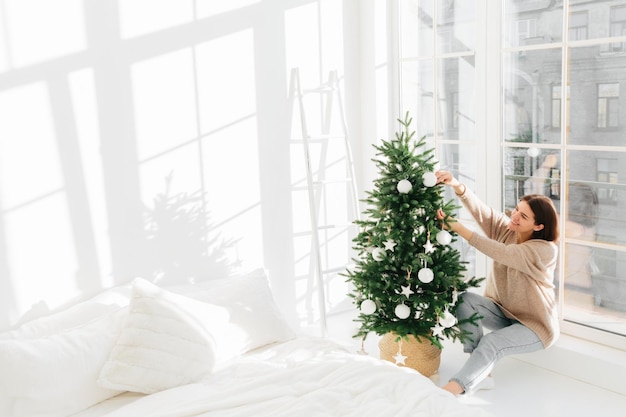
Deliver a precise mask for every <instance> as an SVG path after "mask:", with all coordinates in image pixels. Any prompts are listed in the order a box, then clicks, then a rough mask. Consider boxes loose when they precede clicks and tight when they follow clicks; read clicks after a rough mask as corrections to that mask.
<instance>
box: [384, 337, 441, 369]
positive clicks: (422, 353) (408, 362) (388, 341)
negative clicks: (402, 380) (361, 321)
mask: <svg viewBox="0 0 626 417" xmlns="http://www.w3.org/2000/svg"><path fill="white" fill-rule="evenodd" d="M397 338H398V335H397V334H395V333H387V334H385V335H383V337H382V338H381V339H380V341H379V342H378V348H379V349H380V358H381V359H384V360H386V361H389V362H392V363H395V364H396V365H398V366H407V367H409V368H413V369H415V370H417V371H418V372H419V373H420V374H422V375H424V376H426V377H430V376H432V375H434V374H436V373H437V371H438V370H439V364H440V363H441V349H439V348H438V347H437V346H435V345H433V344H432V343H431V341H430V340H429V339H428V338H426V337H421V338H420V339H419V340H418V339H417V338H416V337H415V336H413V335H408V336H407V338H408V339H407V338H400V340H399V341H397V342H396V339H397Z"/></svg>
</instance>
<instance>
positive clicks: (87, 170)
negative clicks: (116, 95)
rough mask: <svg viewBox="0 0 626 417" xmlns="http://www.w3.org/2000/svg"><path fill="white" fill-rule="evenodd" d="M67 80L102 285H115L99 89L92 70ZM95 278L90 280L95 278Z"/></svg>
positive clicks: (84, 71) (77, 73) (74, 73)
mask: <svg viewBox="0 0 626 417" xmlns="http://www.w3.org/2000/svg"><path fill="white" fill-rule="evenodd" d="M68 81H69V85H70V91H71V96H72V104H73V107H72V110H73V111H74V114H75V115H76V118H75V120H76V133H77V136H78V138H79V139H78V140H79V152H80V161H81V163H82V168H83V173H84V176H85V183H86V184H89V186H88V187H87V188H86V189H85V193H86V194H87V201H88V204H89V212H90V214H91V215H90V218H91V230H92V232H93V235H94V244H95V246H96V256H97V261H98V267H99V272H100V274H99V276H100V280H101V284H102V285H103V286H109V285H113V276H112V272H113V265H112V259H111V250H110V248H109V239H108V233H109V218H108V212H107V204H106V194H105V191H104V175H103V167H102V158H101V156H100V134H99V123H98V109H97V104H96V87H95V85H94V74H93V70H92V69H91V68H86V69H82V70H79V71H74V72H72V73H70V74H69V76H68ZM95 278H96V277H92V278H91V279H95Z"/></svg>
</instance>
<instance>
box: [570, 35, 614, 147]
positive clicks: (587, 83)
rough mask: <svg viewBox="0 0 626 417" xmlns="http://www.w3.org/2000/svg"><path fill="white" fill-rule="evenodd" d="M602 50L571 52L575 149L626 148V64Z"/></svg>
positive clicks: (576, 49) (573, 140)
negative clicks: (625, 95)
mask: <svg viewBox="0 0 626 417" xmlns="http://www.w3.org/2000/svg"><path fill="white" fill-rule="evenodd" d="M600 49H601V48H600V46H594V47H585V48H571V50H570V68H571V69H570V71H569V79H570V91H571V97H570V100H571V103H570V115H571V117H570V123H571V129H570V132H569V138H568V140H569V143H570V144H575V145H614V146H623V145H624V135H623V133H622V132H621V131H620V129H619V127H620V126H621V125H623V124H624V117H623V115H622V117H620V113H623V110H624V105H623V104H622V103H621V102H622V101H623V99H622V98H621V95H620V93H621V92H622V91H621V89H620V84H621V83H622V82H623V80H624V79H625V75H624V74H625V72H624V68H625V65H626V61H624V60H625V58H624V57H621V56H618V55H610V56H609V55H603V54H602V52H601V50H600Z"/></svg>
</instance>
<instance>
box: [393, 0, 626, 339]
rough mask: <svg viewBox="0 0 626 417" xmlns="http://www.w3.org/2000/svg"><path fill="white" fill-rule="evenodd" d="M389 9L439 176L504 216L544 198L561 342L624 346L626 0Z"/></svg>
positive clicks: (433, 0)
mask: <svg viewBox="0 0 626 417" xmlns="http://www.w3.org/2000/svg"><path fill="white" fill-rule="evenodd" d="M488 3H489V4H488ZM400 5H401V6H400V26H401V31H400V39H401V42H400V44H401V46H400V49H399V51H400V69H401V78H402V83H401V85H402V89H401V93H400V94H401V98H402V99H401V106H402V107H403V110H410V111H412V112H414V113H415V114H417V115H419V117H418V121H419V124H421V125H423V126H428V128H427V129H425V130H424V131H423V133H425V134H427V136H428V137H429V138H430V139H432V141H433V146H435V148H436V149H437V151H438V156H439V158H440V161H441V163H442V166H443V167H445V168H447V169H449V170H452V171H453V172H454V174H455V175H457V176H459V177H460V178H461V180H462V181H465V182H467V183H468V186H469V187H472V188H473V189H475V190H476V189H478V191H479V193H482V194H481V195H482V196H483V197H486V198H487V200H489V196H490V193H491V195H493V192H494V191H493V190H494V189H495V190H498V189H499V190H500V193H499V196H498V197H497V201H499V202H500V204H501V207H500V208H501V209H503V210H505V211H506V210H509V209H512V208H513V207H515V205H516V203H517V201H518V199H519V198H520V197H521V196H522V195H524V194H527V193H531V192H533V193H541V194H545V195H546V196H548V197H550V198H551V199H552V200H553V202H554V204H555V206H556V207H557V209H558V211H559V214H560V221H561V229H562V233H561V239H560V241H559V245H560V256H559V257H560V260H559V267H558V271H557V273H556V276H555V285H556V286H557V290H558V294H559V307H560V314H561V318H562V323H563V326H562V329H563V331H564V333H572V334H575V335H578V336H583V337H592V338H593V339H594V340H603V341H605V342H606V343H610V344H614V345H621V346H624V345H626V337H625V336H626V219H625V218H624V216H623V213H625V212H626V183H625V182H624V178H626V172H624V171H626V139H625V138H626V136H624V132H622V129H623V127H622V124H623V121H624V120H626V119H625V116H626V114H624V113H625V112H626V106H625V105H624V103H622V101H623V100H624V98H623V96H624V95H623V94H621V95H620V90H622V91H623V89H624V86H623V85H622V84H624V83H626V56H625V55H623V52H622V51H623V47H622V46H623V45H626V29H625V28H626V1H595V2H579V1H573V0H570V1H562V2H556V3H554V2H520V1H516V0H505V1H503V2H494V3H492V2H488V0H474V1H470V0H468V1H463V2H449V1H443V0H401V1H400ZM494 9H499V10H497V11H495V12H494ZM444 33H445V36H443V34H444ZM469 33H473V34H476V35H474V37H472V36H470V35H468V34H469ZM450 34H452V37H450ZM480 36H482V37H484V39H482V38H481V40H483V42H481V41H480V40H477V39H476V37H480ZM444 45H445V47H444ZM481 86H482V87H483V88H482V89H481ZM481 90H484V92H483V91H481ZM451 113H454V114H451ZM457 126H458V127H457ZM485 133H493V134H485ZM494 149H499V150H500V151H501V153H498V154H494V153H493V152H494ZM487 150H489V155H487ZM496 156H497V157H496ZM496 161H497V162H499V164H498V166H499V169H500V171H499V175H498V174H497V173H496V175H495V176H494V175H490V173H493V171H490V169H491V168H490V167H491V166H492V165H493V163H492V162H496ZM479 179H481V180H479ZM488 202H493V199H492V200H489V201H488ZM496 204H498V203H497V202H496ZM461 215H463V213H461ZM470 254H471V257H470V259H469V260H470V261H471V262H474V263H475V264H476V265H478V266H479V265H480V262H479V258H480V257H479V255H478V254H474V253H472V250H471V249H468V255H470ZM589 329H591V334H592V335H591V336H590V333H589Z"/></svg>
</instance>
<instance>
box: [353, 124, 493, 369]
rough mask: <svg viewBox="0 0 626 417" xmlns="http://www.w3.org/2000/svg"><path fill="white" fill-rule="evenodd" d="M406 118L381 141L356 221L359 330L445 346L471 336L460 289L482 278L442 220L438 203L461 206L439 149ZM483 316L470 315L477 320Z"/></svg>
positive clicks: (360, 334) (443, 206)
mask: <svg viewBox="0 0 626 417" xmlns="http://www.w3.org/2000/svg"><path fill="white" fill-rule="evenodd" d="M398 121H399V122H400V125H401V132H398V133H396V134H395V139H394V140H391V141H382V143H381V144H380V145H374V148H375V149H376V150H377V154H376V157H375V158H374V159H373V161H374V162H375V163H376V166H377V168H378V170H379V175H378V178H377V179H376V180H375V181H374V189H373V190H372V191H369V192H367V193H366V198H365V199H364V200H363V202H364V203H366V204H367V208H366V210H365V212H364V216H363V217H364V218H365V220H358V221H356V222H355V224H357V225H358V226H359V233H358V235H357V236H356V237H355V238H354V243H355V248H354V249H355V250H356V252H357V257H356V259H355V262H356V264H355V266H354V268H351V269H349V270H348V271H346V274H345V275H346V276H347V279H348V281H350V282H351V283H352V284H353V292H352V293H351V294H350V296H351V297H353V299H354V302H355V304H356V305H357V306H358V308H359V315H358V318H357V322H359V323H360V328H359V330H358V333H357V334H356V335H354V336H355V337H361V338H363V339H365V337H366V336H367V335H368V334H369V333H370V332H374V333H376V334H378V335H385V334H389V333H391V334H393V335H395V338H396V340H400V339H402V338H406V336H410V335H413V336H415V338H416V339H417V340H418V341H420V342H421V341H423V340H424V338H425V339H426V340H430V342H432V344H433V345H435V346H436V347H437V348H438V350H439V349H441V348H442V344H441V342H442V340H443V339H444V338H451V339H452V340H455V339H459V340H461V341H462V340H464V338H465V337H467V333H466V332H463V331H462V329H460V328H459V324H461V323H459V322H457V319H456V317H455V311H456V308H457V302H458V295H459V294H460V293H461V292H463V291H465V290H467V289H468V288H470V287H477V286H478V285H479V284H480V282H481V281H482V278H480V279H479V278H475V277H474V278H469V279H467V278H466V277H465V276H464V272H465V271H466V267H465V264H466V263H465V262H464V261H461V259H460V253H459V251H458V250H456V249H455V248H454V247H453V246H452V244H453V243H454V242H455V241H456V239H457V238H456V235H455V234H454V233H450V232H448V231H446V230H444V228H443V225H442V224H441V221H440V220H438V219H437V216H436V213H437V209H439V208H441V209H442V210H443V211H444V212H445V213H446V214H448V215H450V214H452V212H453V211H454V210H456V209H458V206H456V205H455V204H454V203H453V201H448V202H445V201H444V197H443V185H441V184H437V179H436V176H435V166H436V165H437V161H436V160H435V157H434V155H433V149H426V146H425V140H424V138H422V139H420V140H415V139H414V136H415V132H411V131H410V126H409V125H410V124H411V119H410V118H409V115H408V113H407V115H406V116H405V118H404V120H398ZM477 318H478V317H472V318H471V319H470V320H468V321H469V322H472V323H474V324H476V323H475V322H476V320H477ZM428 344H429V345H430V343H428ZM396 362H397V361H396Z"/></svg>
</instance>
